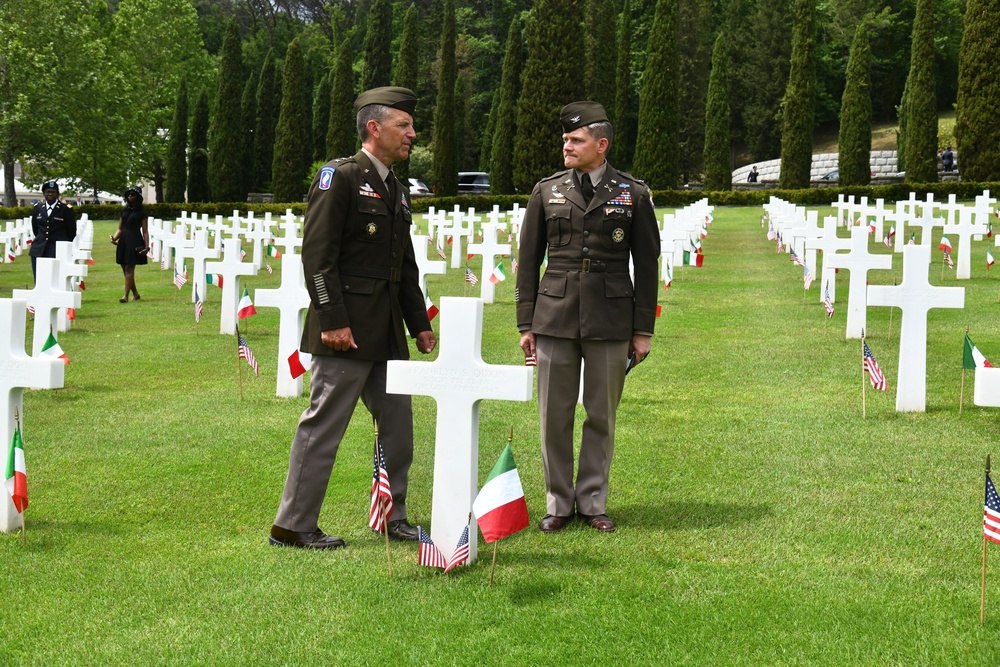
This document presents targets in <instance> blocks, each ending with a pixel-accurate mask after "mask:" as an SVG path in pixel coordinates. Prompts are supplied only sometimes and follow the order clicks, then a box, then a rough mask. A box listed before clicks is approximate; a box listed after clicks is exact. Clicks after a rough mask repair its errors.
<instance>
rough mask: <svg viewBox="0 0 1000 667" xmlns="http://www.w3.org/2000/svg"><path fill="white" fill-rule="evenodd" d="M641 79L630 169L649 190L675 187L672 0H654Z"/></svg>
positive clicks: (674, 15) (677, 139)
mask: <svg viewBox="0 0 1000 667" xmlns="http://www.w3.org/2000/svg"><path fill="white" fill-rule="evenodd" d="M642 78H643V83H642V91H641V92H640V93H639V133H638V135H637V138H636V143H635V164H634V166H633V169H634V171H635V173H636V175H637V176H638V177H639V178H642V179H645V181H646V183H648V184H649V186H650V187H651V188H653V189H656V190H662V189H665V188H675V187H677V184H678V182H679V180H680V169H679V161H678V153H679V149H680V136H679V134H678V133H679V127H680V126H679V120H680V119H679V116H680V107H679V103H678V96H677V86H678V71H677V3H676V1H675V0H657V2H656V13H655V14H654V16H653V29H652V30H651V31H650V36H649V46H648V48H647V51H646V69H645V71H644V73H643V77H642Z"/></svg>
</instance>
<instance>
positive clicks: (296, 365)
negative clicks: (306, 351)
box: [288, 350, 306, 380]
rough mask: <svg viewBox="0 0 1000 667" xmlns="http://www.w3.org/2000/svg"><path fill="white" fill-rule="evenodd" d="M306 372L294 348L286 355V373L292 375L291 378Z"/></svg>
mask: <svg viewBox="0 0 1000 667" xmlns="http://www.w3.org/2000/svg"><path fill="white" fill-rule="evenodd" d="M305 372H306V367H305V366H303V365H302V359H301V358H300V357H299V351H298V350H295V351H293V352H292V353H291V355H289V357H288V373H289V374H290V375H291V376H292V379H293V380H295V379H296V378H299V377H301V376H302V375H304V374H305Z"/></svg>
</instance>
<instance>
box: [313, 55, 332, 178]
mask: <svg viewBox="0 0 1000 667" xmlns="http://www.w3.org/2000/svg"><path fill="white" fill-rule="evenodd" d="M330 76H331V74H330V73H329V72H327V73H326V74H324V75H323V78H321V79H320V80H319V84H318V85H317V86H316V90H315V91H313V115H312V137H313V141H312V151H313V153H312V162H319V161H320V160H323V161H324V162H325V161H326V133H327V131H328V130H329V129H330Z"/></svg>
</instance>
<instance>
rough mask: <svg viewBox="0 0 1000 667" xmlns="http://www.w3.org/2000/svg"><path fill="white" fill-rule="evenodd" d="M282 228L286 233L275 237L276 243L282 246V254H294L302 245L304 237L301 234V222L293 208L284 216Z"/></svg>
mask: <svg viewBox="0 0 1000 667" xmlns="http://www.w3.org/2000/svg"><path fill="white" fill-rule="evenodd" d="M281 228H282V229H283V230H285V234H284V235H283V236H280V237H278V238H276V239H274V245H275V247H278V248H281V255H282V256H285V255H294V254H295V249H296V248H301V247H302V238H301V237H300V236H299V223H298V221H297V220H296V219H295V216H294V215H293V214H292V212H291V210H289V211H288V213H286V214H285V215H284V216H283V217H282V219H281Z"/></svg>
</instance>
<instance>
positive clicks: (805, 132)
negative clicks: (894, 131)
mask: <svg viewBox="0 0 1000 667" xmlns="http://www.w3.org/2000/svg"><path fill="white" fill-rule="evenodd" d="M815 103H816V0H795V3H794V16H793V23H792V66H791V71H790V72H789V74H788V87H787V88H785V99H784V112H783V115H782V120H781V176H780V177H779V179H778V182H779V186H780V187H781V188H782V189H787V190H794V189H797V188H808V187H809V180H810V179H809V177H810V173H811V170H812V134H813V119H814V117H815V109H814V106H815Z"/></svg>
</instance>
